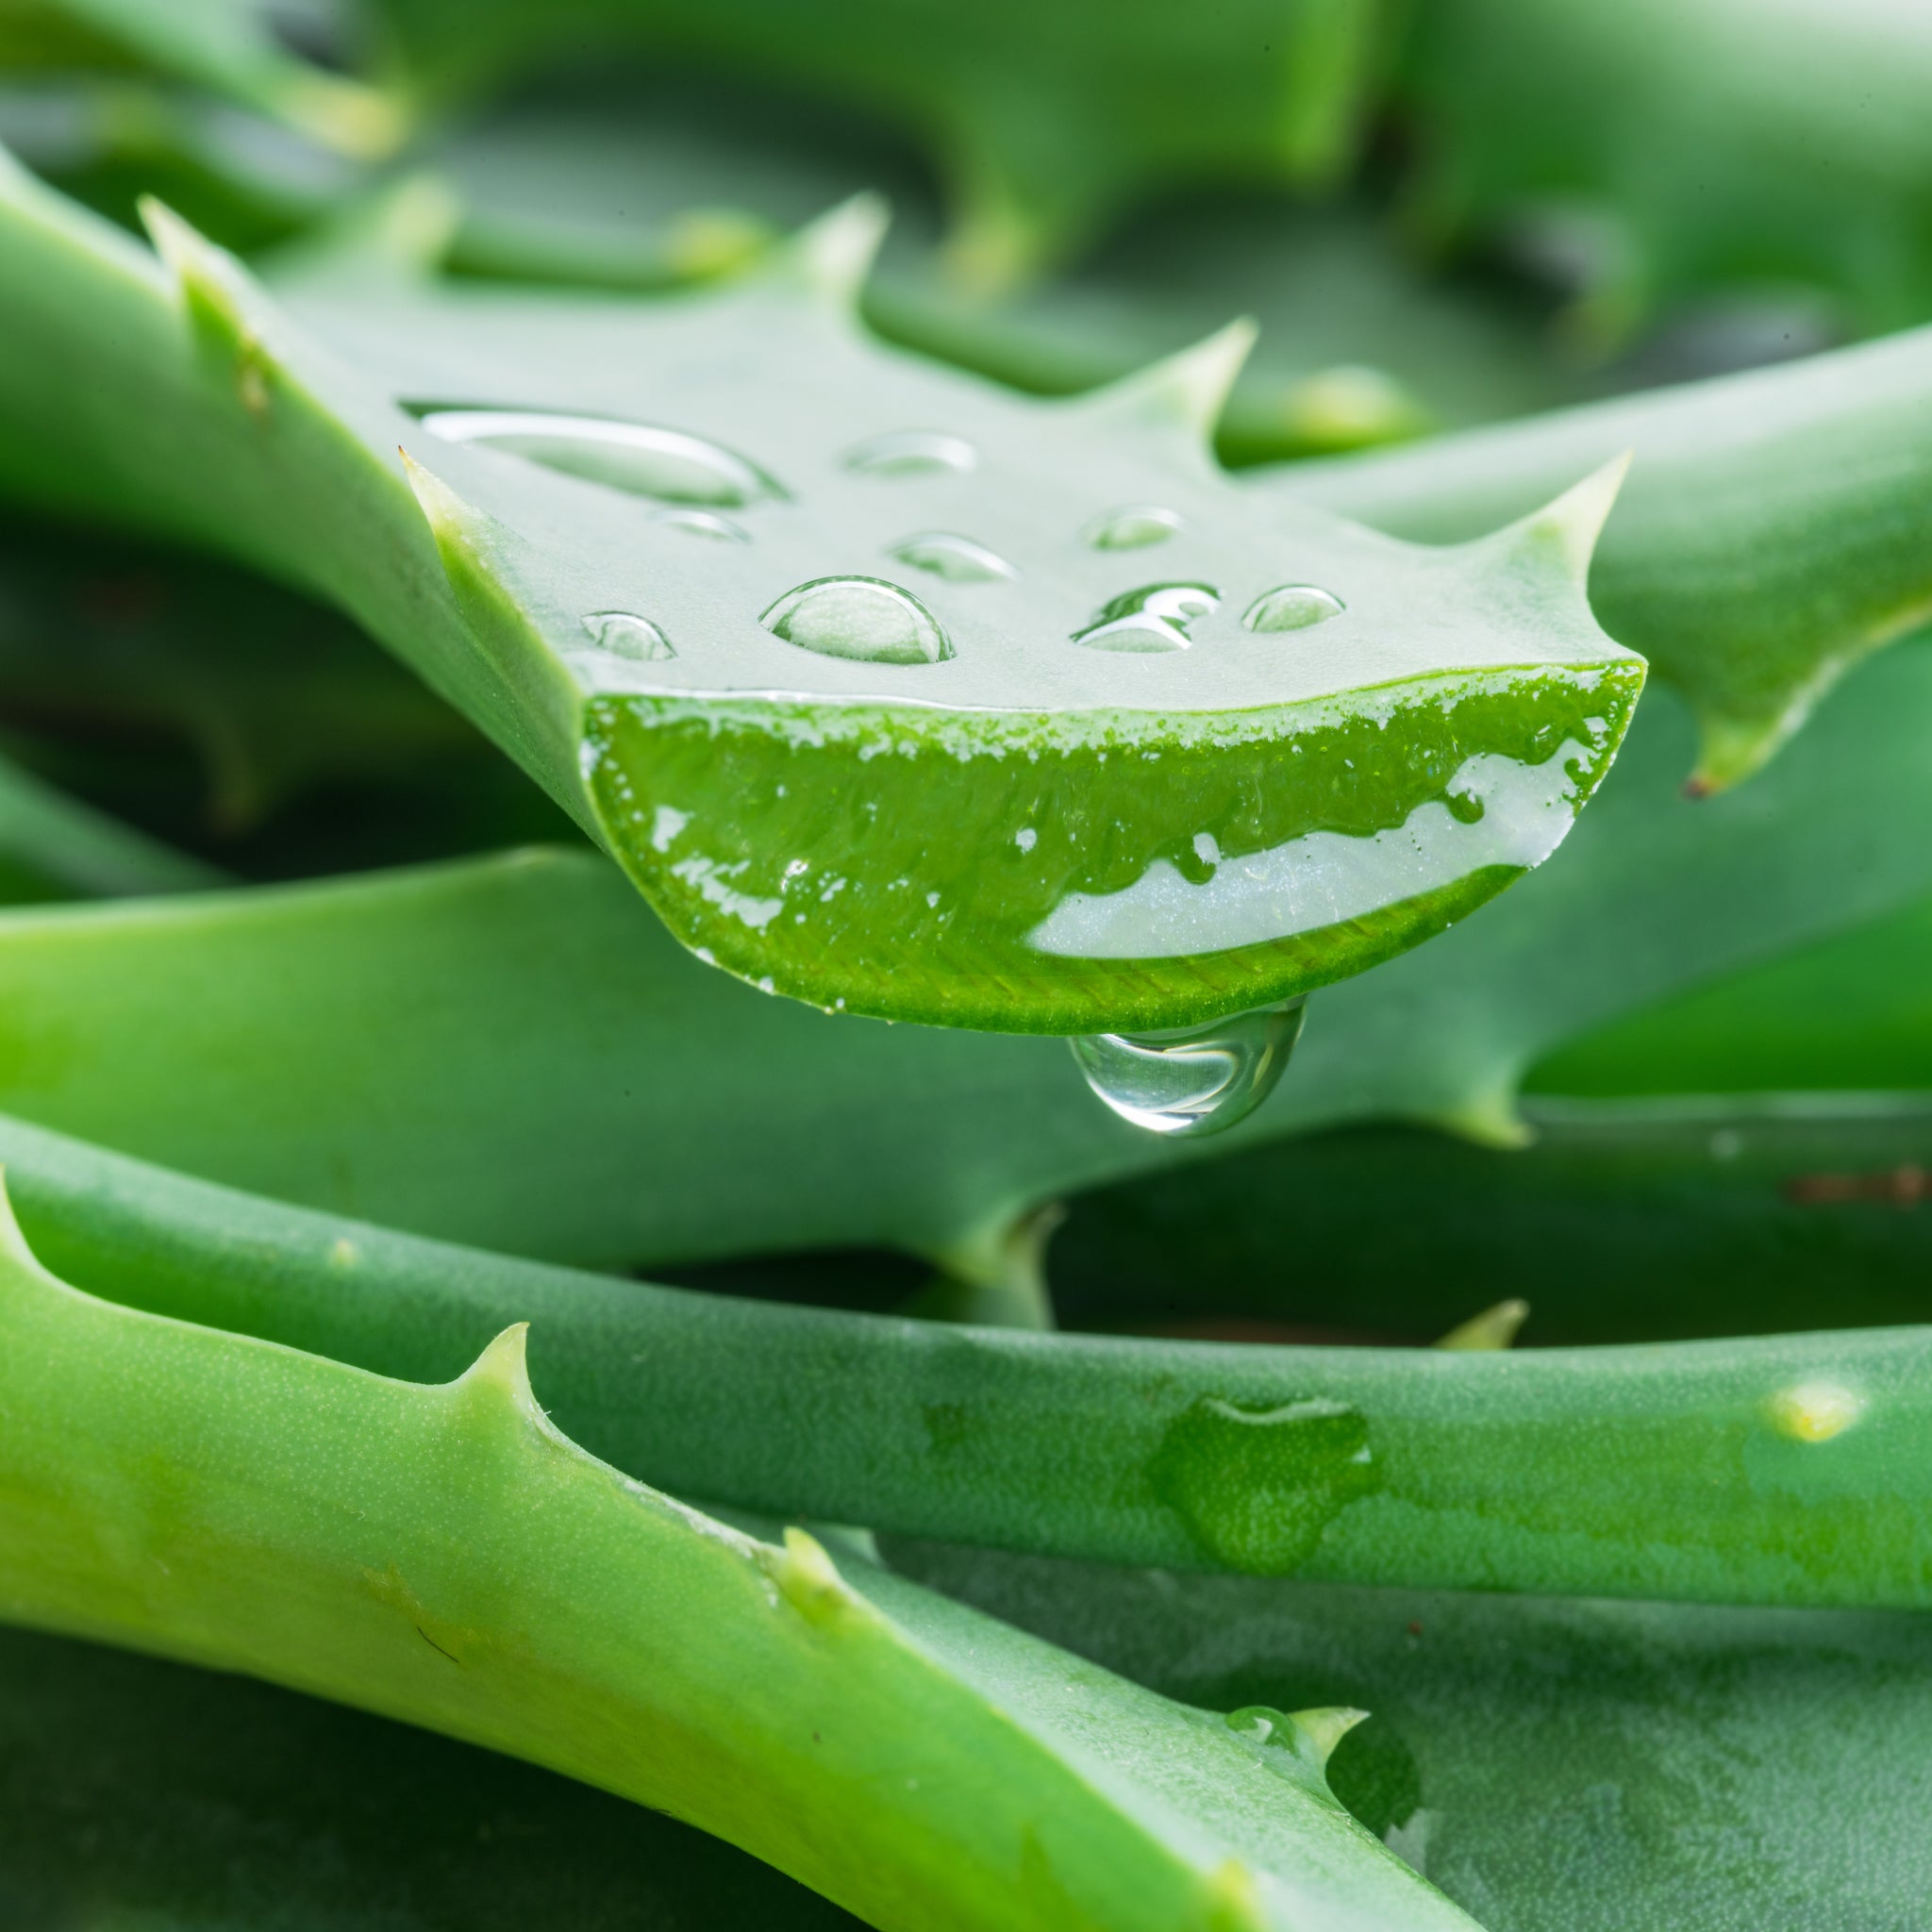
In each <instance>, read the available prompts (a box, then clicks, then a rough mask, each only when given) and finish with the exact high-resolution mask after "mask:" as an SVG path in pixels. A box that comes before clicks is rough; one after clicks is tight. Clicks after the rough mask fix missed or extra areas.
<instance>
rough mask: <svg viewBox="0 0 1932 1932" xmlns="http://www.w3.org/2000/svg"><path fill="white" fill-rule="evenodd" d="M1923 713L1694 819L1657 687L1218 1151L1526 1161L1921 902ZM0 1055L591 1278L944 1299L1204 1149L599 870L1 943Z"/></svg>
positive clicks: (399, 1220) (1889, 694) (252, 1184)
mask: <svg viewBox="0 0 1932 1932" xmlns="http://www.w3.org/2000/svg"><path fill="white" fill-rule="evenodd" d="M1928 707H1932V652H1927V651H1924V650H1920V649H1917V648H1907V649H1903V650H1897V651H1891V652H1887V653H1884V654H1882V655H1881V656H1880V657H1879V658H1875V659H1874V661H1873V663H1872V664H1871V665H1870V667H1869V668H1868V669H1866V670H1865V671H1864V672H1863V673H1862V674H1861V675H1859V676H1858V677H1857V678H1854V679H1852V680H1851V681H1850V682H1849V683H1847V684H1846V685H1845V686H1843V687H1842V688H1841V689H1840V691H1838V692H1837V693H1836V694H1835V695H1834V697H1833V698H1832V700H1831V701H1830V703H1829V704H1828V705H1827V706H1826V708H1824V712H1823V713H1822V714H1821V716H1820V717H1819V718H1818V720H1817V721H1816V722H1815V723H1814V724H1813V725H1812V726H1811V728H1810V729H1808V730H1807V731H1806V732H1804V733H1802V734H1800V736H1799V737H1798V738H1797V739H1796V740H1795V741H1793V743H1792V744H1791V745H1790V748H1789V749H1788V751H1787V752H1786V754H1785V756H1784V757H1783V758H1780V759H1779V760H1778V761H1777V762H1776V764H1775V765H1774V767H1773V768H1772V769H1771V770H1770V771H1769V772H1767V773H1766V774H1763V776H1762V777H1761V778H1759V779H1758V780H1757V782H1756V783H1755V784H1754V785H1752V786H1750V787H1747V788H1744V789H1742V790H1741V791H1738V792H1736V793H1732V794H1726V795H1724V796H1720V797H1716V798H1709V799H1705V800H1701V801H1694V802H1693V801H1691V800H1688V799H1686V798H1684V797H1683V796H1682V794H1681V790H1680V784H1679V780H1680V777H1681V774H1682V772H1683V770H1684V767H1685V764H1686V763H1687V761H1688V759H1689V757H1690V752H1691V743H1692V739H1693V730H1692V726H1691V720H1690V717H1689V715H1688V713H1687V712H1686V710H1685V708H1684V707H1683V706H1682V705H1681V703H1679V702H1678V701H1677V700H1676V699H1675V698H1674V695H1673V694H1672V693H1671V692H1669V691H1660V692H1658V693H1657V694H1655V695H1654V697H1653V698H1652V699H1651V700H1650V701H1649V702H1647V703H1646V705H1645V706H1644V708H1643V710H1644V716H1643V717H1642V718H1640V720H1639V722H1638V724H1637V725H1636V727H1635V728H1634V730H1633V732H1632V735H1631V739H1630V741H1629V742H1628V744H1627V745H1626V746H1625V748H1624V752H1623V754H1622V756H1621V759H1620V763H1619V767H1618V771H1617V774H1616V777H1615V780H1614V782H1613V783H1612V784H1611V785H1610V786H1609V787H1608V788H1607V791H1606V793H1605V794H1604V795H1603V796H1602V797H1600V798H1599V799H1598V800H1597V801H1596V802H1595V803H1594V804H1593V805H1592V806H1591V809H1590V811H1589V812H1588V813H1586V815H1585V817H1584V819H1583V820H1582V822H1581V823H1580V824H1579V826H1578V829H1577V832H1576V835H1575V838H1574V841H1573V842H1572V844H1571V846H1570V848H1569V850H1568V852H1567V854H1566V858H1565V862H1564V863H1563V864H1561V865H1559V866H1554V867H1546V868H1544V869H1543V870H1542V871H1541V873H1539V874H1537V876H1536V877H1534V878H1532V879H1530V880H1528V881H1525V882H1524V885H1522V886H1521V887H1519V888H1518V889H1516V890H1515V891H1511V892H1510V893H1508V894H1507V895H1506V896H1505V897H1504V899H1503V900H1502V901H1501V902H1500V903H1498V904H1497V905H1496V906H1494V907H1492V908H1490V909H1489V910H1488V911H1487V912H1486V913H1485V915H1484V917H1483V918H1482V919H1480V920H1474V921H1471V922H1468V923H1466V924H1463V925H1461V926H1458V927H1457V930H1456V931H1454V932H1452V933H1450V934H1448V935H1446V936H1445V937H1444V938H1442V939H1441V940H1439V941H1435V942H1434V943H1433V944H1431V945H1430V946H1429V947H1427V948H1426V949H1424V950H1422V951H1420V952H1418V953H1416V954H1415V955H1414V956H1413V957H1412V958H1408V959H1405V960H1397V961H1394V962H1391V964H1390V965H1388V966H1386V967H1384V968H1382V969H1380V970H1379V971H1377V972H1376V973H1374V974H1367V975H1364V976H1363V977H1361V978H1360V979H1357V980H1355V981H1352V982H1350V983H1349V984H1347V985H1344V986H1341V987H1338V988H1335V989H1332V990H1331V991H1328V992H1325V993H1324V994H1323V995H1322V996H1321V997H1320V998H1319V999H1318V1000H1316V1001H1313V1002H1311V1003H1310V1008H1311V1017H1310V1018H1309V1020H1308V1022H1307V1026H1306V1028H1305V1030H1304V1033H1303V1037H1302V1040H1301V1042H1300V1044H1299V1045H1298V1046H1297V1048H1296V1050H1295V1054H1296V1057H1295V1062H1294V1066H1293V1069H1292V1074H1291V1077H1290V1078H1288V1079H1286V1080H1284V1081H1283V1082H1282V1084H1281V1086H1280V1087H1279V1088H1278V1089H1277V1090H1276V1091H1275V1093H1274V1096H1273V1097H1272V1098H1270V1099H1269V1100H1268V1101H1267V1102H1266V1103H1265V1104H1264V1105H1263V1106H1262V1107H1261V1108H1259V1109H1258V1111H1257V1113H1256V1114H1255V1115H1254V1116H1253V1117H1252V1118H1251V1120H1250V1121H1249V1122H1247V1123H1246V1124H1243V1125H1241V1126H1238V1127H1236V1128H1234V1129H1233V1130H1232V1132H1233V1133H1234V1134H1235V1135H1238V1136H1241V1137H1242V1138H1243V1139H1246V1140H1255V1139H1264V1138H1269V1137H1280V1136H1285V1135H1291V1134H1296V1133H1301V1132H1305V1131H1307V1130H1308V1129H1310V1128H1314V1127H1321V1126H1334V1125H1337V1124H1346V1123H1351V1122H1368V1121H1375V1120H1382V1121H1389V1120H1398V1121H1424V1122H1430V1123H1433V1124H1445V1125H1449V1126H1452V1127H1454V1128H1456V1129H1457V1131H1459V1132H1462V1133H1465V1134H1470V1135H1473V1136H1475V1137H1478V1138H1482V1139H1485V1140H1488V1141H1492V1142H1497V1141H1500V1142H1506V1143H1518V1144H1520V1142H1521V1141H1522V1140H1523V1139H1524V1136H1525V1134H1526V1132H1527V1131H1528V1130H1527V1128H1526V1126H1525V1124H1524V1122H1523V1120H1522V1119H1521V1118H1519V1116H1518V1114H1517V1112H1516V1109H1515V1096H1516V1093H1517V1090H1518V1087H1519V1085H1520V1083H1521V1081H1522V1079H1523V1077H1524V1074H1526V1073H1527V1072H1528V1071H1529V1070H1530V1069H1531V1068H1532V1067H1534V1066H1536V1065H1537V1064H1538V1063H1539V1062H1540V1061H1541V1060H1543V1059H1545V1058H1547V1057H1548V1056H1549V1055H1550V1054H1552V1053H1553V1052H1554V1051H1556V1050H1557V1048H1558V1047H1560V1046H1561V1045H1562V1043H1563V1042H1564V1041H1569V1040H1574V1039H1575V1038H1577V1037H1578V1036H1580V1035H1584V1034H1588V1033H1591V1032H1592V1031H1594V1030H1595V1029H1597V1028H1599V1027H1602V1026H1605V1025H1607V1024H1609V1023H1610V1022H1611V1021H1613V1020H1615V1019H1616V1018H1617V1017H1618V1016H1619V1015H1623V1014H1631V1013H1636V1012H1641V1010H1642V1009H1643V1008H1646V1007H1649V1006H1652V1005H1655V1004H1657V1003H1658V1002H1660V1001H1663V1000H1666V999H1668V998H1670V997H1671V996H1672V995H1674V994H1675V993H1679V992H1682V991H1686V990H1688V989H1689V988H1691V987H1692V986H1694V985H1697V984H1699V983H1701V982H1705V981H1708V980H1712V979H1715V978H1718V977H1721V976H1723V975H1724V974H1730V973H1736V972H1739V971H1741V970H1742V969H1744V968H1745V967H1747V966H1749V965H1751V964H1752V963H1753V962H1756V961H1762V960H1769V959H1774V958H1777V957H1778V956H1779V955H1780V954H1783V953H1786V952H1790V951H1793V950H1795V949H1797V948H1800V947H1803V946H1806V945H1807V944H1811V943H1815V942H1818V941H1824V940H1825V939H1827V938H1829V936H1830V935H1832V934H1834V933H1842V932H1848V931H1850V930H1852V929H1854V928H1857V927H1858V926H1860V925H1863V924H1867V923H1869V922H1871V921H1873V920H1874V919H1878V918H1882V917H1884V916H1886V915H1887V914H1888V913H1892V912H1897V911H1900V910H1901V909H1902V908H1905V907H1907V906H1909V905H1911V904H1914V903H1917V902H1920V901H1923V900H1924V899H1925V898H1926V897H1927V896H1928V895H1932V846H1928V844H1927V841H1925V840H1924V838H1923V837H1921V836H1920V832H1919V827H1920V825H1921V824H1922V823H1923V821H1924V814H1925V813H1926V812H1927V811H1932V789H1928V788H1932V763H1928V761H1927V759H1926V758H1925V756H1924V727H1923V723H1922V721H1923V719H1924V717H1925V716H1926V715H1927V710H1928ZM1849 852H1856V853H1857V855H1858V862H1857V864H1848V863H1846V862H1845V855H1846V854H1847V853H1849ZM216 983H219V984H220V985H222V986H223V988H224V989H225V996H224V999H223V1001H222V1002H221V1004H220V1007H219V1009H217V1008H215V1007H214V1006H212V1005H211V1004H210V1003H209V1002H208V999H207V997H206V989H207V987H208V986H209V985H210V984H216ZM51 1039H58V1040H59V1041H62V1042H63V1045H62V1049H61V1051H60V1052H59V1053H58V1054H54V1053H50V1052H48V1051H46V1050H45V1048H44V1046H42V1045H40V1044H38V1043H37V1042H42V1041H47V1040H51ZM0 1043H4V1045H5V1055H4V1058H0V1070H4V1078H0V1107H4V1108H7V1109H8V1110H9V1111H12V1112H14V1113H17V1114H20V1115H23V1116H25V1117H26V1118H29V1119H33V1120H37V1121H40V1122H42V1123H44V1124H48V1125H50V1126H54V1127H58V1128H59V1129H61V1130H63V1131H67V1132H72V1133H75V1134H80V1135H83V1136H85V1137H87V1138H89V1139H93V1140H98V1141H102V1142H104V1143H105V1144H107V1145H109V1146H113V1147H117V1148H121V1149H123V1150H125V1151H127V1152H130V1153H134V1154H138V1155H141V1156H143V1157H144V1158H150V1159H155V1160H159V1161H162V1162H164V1163H166V1164H168V1165H172V1166H176V1167H181V1168H184V1169H186V1170H188V1171H190V1172H192V1173H198V1174H205V1175H207V1176H208V1177H210V1178H213V1179H218V1180H224V1181H226V1182H228V1183H230V1184H232V1185H235V1186H239V1187H243V1188H247V1189H250V1190H252V1191H258V1192H261V1193H265V1194H271V1195H276V1196H279V1197H282V1198H284V1199H289V1200H294V1201H301V1202H306V1203H308V1204H310V1205H313V1206H317V1207H323V1208H332V1209H335V1210H338V1211H345V1212H351V1213H356V1214H358V1215H361V1216H364V1217H366V1218H368V1219H370V1220H375V1221H381V1222H384V1223H387V1224H391V1225H396V1226H402V1227H408V1228H411V1229H414V1230H416V1231H418V1232H422V1233H427V1234H435V1235H439V1236H441V1237H443V1238H445V1239H450V1240H457V1241H469V1242H473V1243H475V1244H476V1245H478V1246H484V1247H495V1248H500V1249H505V1250H508V1251H510V1252H513V1253H520V1254H527V1255H541V1256H544V1257H550V1258H553V1259H560V1260H569V1261H577V1262H588V1263H591V1264H593V1265H598V1266H606V1265H608V1266H618V1267H634V1266H640V1265H650V1264H653V1263H668V1262H680V1261H689V1260H694V1259H701V1258H704V1257H718V1256H725V1255H733V1254H737V1255H755V1254H760V1253H772V1252H782V1251H786V1250H793V1251H795V1250H799V1249H804V1248H815V1247H839V1246H851V1245H853V1244H878V1245H885V1246H890V1247H896V1248H901V1249H904V1250H908V1251H910V1252H912V1253H915V1254H919V1255H924V1256H926V1257H935V1258H939V1259H941V1260H942V1261H945V1262H946V1263H947V1265H949V1266H952V1267H954V1268H955V1270H956V1272H957V1271H958V1268H959V1267H960V1266H961V1265H962V1263H963V1260H964V1258H965V1257H969V1256H973V1255H984V1254H985V1253H987V1252H988V1251H989V1250H990V1249H991V1248H993V1247H995V1246H996V1245H997V1243H998V1241H1000V1240H1001V1238H1002V1236H1003V1233H1004V1231H1005V1230H1006V1229H1007V1228H1008V1227H1009V1226H1010V1225H1011V1224H1012V1223H1013V1222H1014V1221H1015V1220H1017V1219H1018V1218H1020V1217H1022V1216H1024V1215H1025V1214H1026V1213H1028V1212H1030V1211H1031V1210H1032V1209H1033V1208H1037V1207H1039V1206H1040V1205H1041V1203H1042V1202H1044V1201H1050V1200H1052V1199H1054V1198H1056V1197H1057V1196H1059V1195H1063V1194H1064V1193H1066V1192H1067V1191H1071V1190H1074V1189H1079V1188H1083V1187H1091V1186H1093V1185H1096V1184H1099V1183H1101V1182H1105V1181H1109V1180H1122V1179H1124V1178H1126V1177H1128V1176H1131V1175H1134V1174H1144V1173H1146V1172H1148V1171H1149V1170H1151V1169H1155V1168H1159V1167H1165V1166H1168V1165H1170V1164H1173V1163H1175V1162H1177V1161H1179V1160H1181V1159H1184V1158H1188V1157H1189V1154H1190V1150H1191V1147H1192V1146H1193V1145H1194V1144H1195V1143H1191V1142H1190V1141H1186V1140H1180V1141H1175V1140H1173V1139H1169V1138H1162V1137H1157V1136H1155V1135H1151V1134H1147V1133H1142V1132H1140V1131H1138V1130H1136V1129H1133V1128H1130V1127H1128V1126H1125V1125H1124V1124H1122V1123H1121V1122H1120V1121H1118V1120H1116V1119H1114V1118H1113V1117H1112V1116H1111V1115H1110V1114H1108V1112H1107V1111H1106V1110H1105V1109H1104V1108H1102V1107H1101V1106H1100V1105H1099V1104H1098V1102H1096V1101H1095V1100H1094V1099H1093V1097H1092V1096H1091V1094H1090V1093H1089V1092H1088V1091H1086V1088H1085V1086H1084V1085H1083V1083H1082V1080H1081V1076H1080V1073H1079V1071H1078V1069H1077V1068H1076V1067H1075V1065H1074V1060H1073V1058H1072V1056H1071V1055H1069V1054H1068V1053H1067V1051H1066V1050H1065V1048H1064V1047H1063V1046H1061V1045H1060V1044H1059V1043H1058V1042H1057V1041H1048V1040H1042V1039H1022V1038H1008V1037H1001V1036H996V1035H984V1034H970V1033H963V1032H959V1031H957V1030H954V1029H948V1028H929V1027H904V1026H901V1027H887V1026H883V1025H879V1024H874V1023H869V1022H863V1021H857V1020H850V1019H839V1020H831V1019H826V1018H824V1016H822V1015H819V1014H816V1013H813V1012H811V1011H810V1010H809V1009H808V1008H804V1007H801V1006H799V1005H797V1004H796V1003H793V1002H790V1001H776V1000H764V999H760V998H759V997H758V996H757V995H756V994H754V993H752V992H750V991H748V990H746V989H745V988H743V987H741V986H739V985H737V984H736V983H735V982H733V981H731V980H730V979H728V978H726V977H725V976H724V975H723V974H713V973H707V972H706V971H705V970H704V969H703V967H702V966H701V965H700V964H699V963H698V962H696V961H694V960H693V959H692V958H691V957H690V955H689V954H687V953H685V952H684V951H683V950H682V949H681V948H679V947H678V946H677V945H676V944H675V941H672V940H671V939H670V937H669V935H668V934H666V933H665V932H664V931H663V929H662V926H661V925H660V924H659V923H658V921H657V920H656V919H655V918H653V916H652V915H651V913H650V912H649V910H648V908H646V907H644V906H643V905H642V904H641V901H640V900H639V898H638V896H637V895H636V894H635V893H634V892H632V891H630V890H629V889H628V888H627V887H626V885H625V882H624V880H623V879H621V878H620V877H618V876H617V875H616V874H615V873H614V871H613V869H612V868H610V867H609V866H608V865H605V864H603V863H601V862H600V861H598V860H596V859H595V858H591V857H590V856H588V855H581V856H574V855H570V854H559V853H549V854H529V855H525V856H522V857H512V858H502V859H493V860H487V861H477V862H475V863H472V864H469V865H465V866H458V867H451V868H443V869H437V870H424V871H398V872H394V873H391V874H384V875H377V876H374V877H368V878H360V879H350V880H341V881H335V882H331V883H328V884H325V885H315V886H305V887H300V888H280V889H276V890H275V891H264V892H257V893H248V894H229V895H225V896H216V897H203V898H200V899H197V900H194V901H176V902H174V903H171V904H158V905H153V906H142V907H135V906H127V907H123V908H117V909H116V910H115V911H114V912H113V913H112V914H111V916H109V915H108V914H105V913H103V914H95V913H90V912H86V911H63V912H60V913H58V914H44V913H16V914H13V915H11V916H9V917H8V919H7V920H6V921H5V922H0ZM266 1070H273V1073H272V1074H271V1073H269V1072H268V1071H266ZM1232 1144H1240V1142H1239V1141H1237V1142H1234V1143H1232ZM753 1172H755V1173H757V1174H758V1175H759V1176H760V1180H759V1185H758V1187H757V1188H756V1189H750V1190H747V1189H746V1187H745V1185H744V1176H745V1174H747V1173H753ZM1269 1265H1270V1266H1271V1267H1272V1266H1274V1264H1273V1263H1271V1264H1269ZM1528 1298H1529V1299H1531V1300H1532V1301H1534V1300H1535V1299H1536V1297H1535V1296H1534V1295H1531V1296H1529V1297H1528ZM1452 1312H1453V1311H1452Z"/></svg>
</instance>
